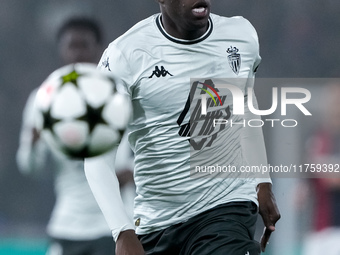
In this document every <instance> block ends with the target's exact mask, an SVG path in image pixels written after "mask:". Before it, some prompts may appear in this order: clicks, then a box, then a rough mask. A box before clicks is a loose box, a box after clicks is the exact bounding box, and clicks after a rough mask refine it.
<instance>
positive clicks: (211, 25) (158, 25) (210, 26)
mask: <svg viewBox="0 0 340 255" xmlns="http://www.w3.org/2000/svg"><path fill="white" fill-rule="evenodd" d="M161 16H162V14H159V15H158V16H157V18H156V24H157V27H158V29H159V31H161V33H162V34H163V35H164V36H165V37H166V38H167V39H169V40H170V41H172V42H175V43H180V44H195V43H199V42H201V41H203V40H205V39H206V38H207V37H208V36H209V35H210V34H211V32H212V30H213V23H212V20H211V17H210V16H209V27H208V29H207V31H206V32H205V33H204V34H203V35H202V36H201V37H199V38H197V39H194V40H184V39H178V38H176V37H173V36H171V35H169V34H168V33H167V32H166V31H165V29H164V27H163V25H162V22H161Z"/></svg>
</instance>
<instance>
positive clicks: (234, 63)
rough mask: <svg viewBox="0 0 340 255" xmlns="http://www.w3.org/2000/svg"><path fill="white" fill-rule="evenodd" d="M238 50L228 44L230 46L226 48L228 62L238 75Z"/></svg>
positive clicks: (239, 63) (239, 60)
mask: <svg viewBox="0 0 340 255" xmlns="http://www.w3.org/2000/svg"><path fill="white" fill-rule="evenodd" d="M238 51H239V49H238V48H236V47H233V46H230V48H228V49H227V53H229V55H228V62H229V65H230V67H231V69H232V70H233V72H234V73H235V74H237V75H238V73H239V72H240V67H241V55H240V54H239V53H237V52H238Z"/></svg>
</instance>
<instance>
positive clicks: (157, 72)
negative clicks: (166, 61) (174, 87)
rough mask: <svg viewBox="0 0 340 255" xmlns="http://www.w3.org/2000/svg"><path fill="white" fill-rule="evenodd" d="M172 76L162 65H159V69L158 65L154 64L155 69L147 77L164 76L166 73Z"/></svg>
mask: <svg viewBox="0 0 340 255" xmlns="http://www.w3.org/2000/svg"><path fill="white" fill-rule="evenodd" d="M167 74H168V75H170V76H173V75H172V74H171V73H169V71H167V70H165V68H164V66H161V69H159V67H158V66H155V70H154V71H153V72H152V74H151V75H150V76H149V78H152V77H153V76H154V75H155V76H156V77H157V78H159V77H161V76H162V77H165V76H166V75H167Z"/></svg>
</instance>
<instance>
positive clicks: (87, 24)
mask: <svg viewBox="0 0 340 255" xmlns="http://www.w3.org/2000/svg"><path fill="white" fill-rule="evenodd" d="M73 28H75V29H87V30H89V31H92V32H93V34H94V35H95V37H96V41H97V42H98V43H99V44H101V43H102V42H103V36H102V31H101V28H100V26H99V24H98V23H97V21H96V20H94V19H92V18H89V17H83V16H80V17H73V18H70V19H68V20H66V21H65V22H64V23H63V24H62V25H61V26H60V28H59V30H58V32H57V41H58V42H59V41H60V38H61V37H62V35H63V34H64V33H65V32H66V31H68V30H69V29H73Z"/></svg>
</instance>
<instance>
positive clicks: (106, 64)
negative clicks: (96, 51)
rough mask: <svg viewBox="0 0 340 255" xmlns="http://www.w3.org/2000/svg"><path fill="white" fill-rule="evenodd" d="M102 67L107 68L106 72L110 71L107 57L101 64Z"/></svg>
mask: <svg viewBox="0 0 340 255" xmlns="http://www.w3.org/2000/svg"><path fill="white" fill-rule="evenodd" d="M102 66H103V67H104V68H107V70H109V71H111V69H110V63H109V57H107V58H106V59H105V60H104V61H103V62H102Z"/></svg>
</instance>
